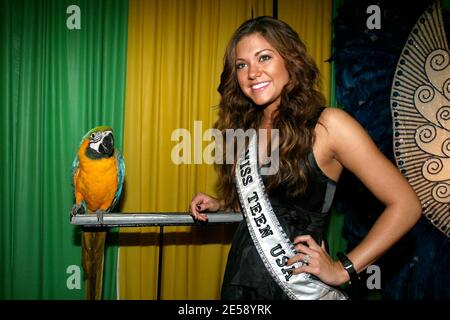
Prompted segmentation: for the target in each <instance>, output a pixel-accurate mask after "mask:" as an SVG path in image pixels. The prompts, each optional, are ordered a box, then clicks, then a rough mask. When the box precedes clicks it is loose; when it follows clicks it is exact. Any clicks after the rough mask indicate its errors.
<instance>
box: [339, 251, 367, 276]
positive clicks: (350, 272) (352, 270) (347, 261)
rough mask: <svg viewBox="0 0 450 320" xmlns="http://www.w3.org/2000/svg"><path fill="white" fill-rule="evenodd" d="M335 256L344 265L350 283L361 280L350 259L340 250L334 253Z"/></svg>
mask: <svg viewBox="0 0 450 320" xmlns="http://www.w3.org/2000/svg"><path fill="white" fill-rule="evenodd" d="M336 256H337V257H338V259H339V261H340V262H341V263H342V265H343V266H344V269H345V270H346V271H347V273H348V275H349V276H350V283H352V282H353V283H355V282H358V281H360V280H361V278H360V277H359V274H358V273H357V272H356V270H355V268H354V267H353V263H352V262H351V261H350V259H349V258H348V257H347V256H346V255H345V254H344V253H342V252H338V253H336Z"/></svg>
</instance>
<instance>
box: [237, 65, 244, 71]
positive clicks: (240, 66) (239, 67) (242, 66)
mask: <svg viewBox="0 0 450 320" xmlns="http://www.w3.org/2000/svg"><path fill="white" fill-rule="evenodd" d="M244 67H245V63H238V64H237V65H236V69H238V70H240V69H242V68H244Z"/></svg>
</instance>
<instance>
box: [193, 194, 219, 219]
mask: <svg viewBox="0 0 450 320" xmlns="http://www.w3.org/2000/svg"><path fill="white" fill-rule="evenodd" d="M223 206H224V201H223V200H219V199H216V198H214V197H211V196H209V195H207V194H204V193H202V192H199V193H197V194H196V195H195V196H194V197H193V198H192V200H191V205H190V207H189V212H190V214H191V216H192V218H194V220H197V221H203V222H206V221H208V215H206V214H205V213H203V212H217V211H219V210H221V209H222V210H223Z"/></svg>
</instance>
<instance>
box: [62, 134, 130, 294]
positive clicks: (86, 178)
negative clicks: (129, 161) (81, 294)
mask: <svg viewBox="0 0 450 320" xmlns="http://www.w3.org/2000/svg"><path fill="white" fill-rule="evenodd" d="M124 175H125V162H124V159H123V156H122V154H121V152H120V151H119V150H117V149H115V148H114V134H113V130H112V128H110V127H106V126H101V127H95V128H93V129H92V130H90V131H89V132H88V133H87V134H86V135H85V136H84V137H83V139H82V141H81V144H80V147H79V148H78V152H77V155H76V157H75V159H74V161H73V165H72V183H73V188H74V196H75V204H74V205H73V207H72V209H71V210H70V215H71V218H72V217H73V216H74V215H77V214H84V213H86V212H88V213H95V214H96V215H97V219H98V221H99V223H100V224H101V223H103V215H104V213H108V212H110V211H111V210H112V209H113V208H114V207H115V205H116V204H117V202H118V200H119V198H120V195H121V193H122V185H123V179H124ZM105 239H106V231H104V229H99V228H92V227H91V228H83V231H82V264H83V269H84V273H85V279H86V282H85V284H86V286H85V289H86V297H87V299H89V300H93V299H95V300H99V299H101V298H102V279H103V259H104V246H105Z"/></svg>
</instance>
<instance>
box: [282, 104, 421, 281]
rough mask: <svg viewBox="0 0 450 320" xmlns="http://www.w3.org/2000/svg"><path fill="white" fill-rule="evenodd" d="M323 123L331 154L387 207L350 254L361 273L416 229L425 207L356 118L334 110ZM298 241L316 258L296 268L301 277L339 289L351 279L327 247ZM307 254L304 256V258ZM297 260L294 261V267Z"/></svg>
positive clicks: (299, 245) (300, 239)
mask: <svg viewBox="0 0 450 320" xmlns="http://www.w3.org/2000/svg"><path fill="white" fill-rule="evenodd" d="M320 121H321V123H322V124H323V125H324V127H325V128H326V131H327V143H326V145H327V146H328V148H329V151H331V152H330V154H331V155H332V156H333V157H334V159H335V160H337V162H339V163H340V164H341V165H342V166H343V167H345V168H347V169H348V170H350V171H351V172H352V173H353V174H355V176H356V177H358V179H359V180H360V181H361V182H362V183H363V184H364V185H365V186H366V187H367V188H368V189H369V190H370V191H371V192H372V193H373V195H374V196H375V197H377V198H378V199H379V200H380V201H381V202H382V203H384V204H385V206H386V208H385V210H384V211H383V213H382V214H381V215H380V217H379V218H378V219H377V221H376V222H375V224H374V225H373V226H372V228H371V229H370V231H369V233H368V234H367V235H366V237H365V238H364V239H363V240H362V241H361V243H360V244H359V245H358V246H356V247H355V248H354V249H353V250H352V251H351V252H350V253H348V255H347V256H348V257H349V259H350V260H351V261H352V262H353V265H354V268H355V270H356V271H357V272H361V271H363V270H364V269H365V268H367V267H368V266H369V265H371V264H372V263H373V262H374V261H376V260H377V259H378V258H379V257H380V256H381V255H383V254H384V253H385V252H386V251H387V250H388V249H389V248H390V247H391V246H393V245H394V244H395V243H396V242H397V241H398V240H399V239H400V238H401V237H402V236H403V235H404V234H405V233H406V232H407V231H408V230H410V229H411V228H412V227H413V226H414V224H415V223H416V222H417V220H418V219H419V218H420V215H421V205H420V202H419V199H418V198H417V195H416V194H415V192H414V191H413V190H412V188H411V186H410V185H409V184H408V182H407V181H406V180H405V178H404V177H403V176H402V175H401V174H400V172H399V170H397V168H396V167H395V166H394V165H393V164H392V163H391V162H390V161H389V160H388V159H387V158H386V157H385V156H384V155H383V154H382V153H381V152H380V151H379V150H378V148H377V146H376V145H375V144H374V142H373V141H372V140H371V138H370V137H369V136H368V134H367V133H366V131H365V130H364V129H363V128H362V127H361V125H359V123H358V122H357V121H355V120H354V119H353V118H352V117H351V116H349V115H348V114H347V113H345V112H344V111H342V110H339V109H334V108H333V109H328V110H326V112H324V114H323V115H322V116H321V118H320ZM295 241H296V242H298V241H306V242H307V243H308V246H309V247H306V246H304V245H303V244H298V245H297V246H296V248H297V250H298V251H300V252H303V253H304V254H308V255H310V256H311V257H312V259H311V264H310V265H309V266H304V267H301V268H299V269H297V270H296V273H299V272H309V273H312V274H315V275H317V276H318V277H319V278H320V279H322V280H323V281H324V282H327V283H329V284H334V285H336V284H341V283H344V282H346V281H348V280H349V277H348V274H347V272H346V271H345V269H344V268H343V267H342V265H341V264H340V263H339V262H336V261H334V262H333V261H332V260H331V259H330V258H329V256H328V254H327V253H326V252H325V250H324V248H323V247H320V246H318V245H317V244H315V243H312V241H313V240H312V239H309V238H308V237H307V236H306V237H305V236H302V237H298V238H297V239H296V240H295ZM304 254H303V255H302V254H301V255H300V259H302V257H303V256H304ZM315 259H316V260H317V261H316V262H315V261H314V260H315ZM298 260H299V259H298V258H297V259H291V260H290V261H289V262H290V263H292V262H294V261H298Z"/></svg>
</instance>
